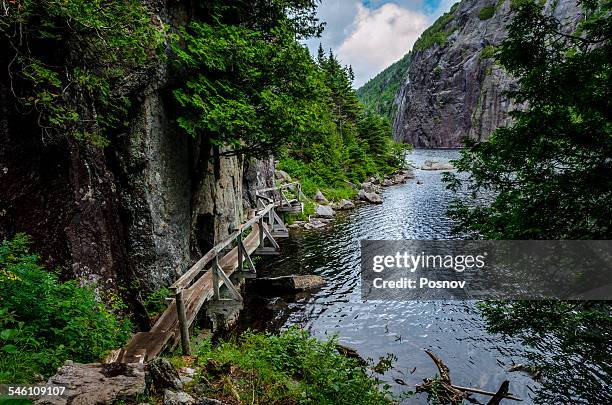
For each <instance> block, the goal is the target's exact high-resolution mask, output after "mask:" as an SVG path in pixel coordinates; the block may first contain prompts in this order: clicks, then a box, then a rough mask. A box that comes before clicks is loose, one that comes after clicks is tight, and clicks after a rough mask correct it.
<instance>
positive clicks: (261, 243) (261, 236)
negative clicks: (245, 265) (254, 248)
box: [259, 217, 264, 248]
mask: <svg viewBox="0 0 612 405" xmlns="http://www.w3.org/2000/svg"><path fill="white" fill-rule="evenodd" d="M259 247H260V248H262V247H264V222H263V217H261V218H259Z"/></svg>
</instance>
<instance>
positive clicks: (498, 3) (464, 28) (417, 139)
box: [393, 0, 580, 148]
mask: <svg viewBox="0 0 612 405" xmlns="http://www.w3.org/2000/svg"><path fill="white" fill-rule="evenodd" d="M512 3H513V2H512V1H511V0H463V1H462V2H460V3H458V4H456V5H455V6H453V8H452V9H451V11H450V14H452V16H451V15H448V16H447V18H446V19H445V20H446V24H443V26H442V28H441V29H442V30H443V35H444V36H445V37H446V40H445V41H442V44H440V43H434V44H433V45H432V46H430V47H429V48H427V49H422V50H418V51H415V52H413V55H412V62H411V65H410V67H409V70H408V76H407V80H406V81H405V82H404V83H403V84H402V86H401V88H400V90H399V92H398V94H397V97H396V100H395V102H396V104H397V106H398V112H397V115H396V117H395V121H394V125H393V127H394V137H395V139H396V140H398V141H405V142H408V143H411V144H413V145H415V146H416V147H428V148H438V147H457V146H460V145H461V139H462V138H463V137H466V136H467V137H470V138H472V139H477V140H483V139H486V138H487V137H488V136H489V134H490V133H491V132H492V131H493V130H495V129H496V128H498V127H500V126H502V125H505V124H508V123H509V121H510V119H509V117H508V111H510V110H512V109H516V108H517V107H518V106H516V105H514V104H513V102H512V101H511V100H508V99H507V98H506V97H505V96H504V95H503V92H504V91H506V90H510V89H512V88H514V87H515V85H516V84H515V80H514V79H512V78H511V77H510V76H509V75H508V74H507V73H506V72H505V70H504V69H503V68H502V67H500V66H499V65H497V64H496V63H495V61H494V59H493V58H492V53H493V52H494V50H495V47H496V46H498V45H499V44H500V43H501V42H502V41H503V40H504V39H505V38H506V37H507V32H506V28H507V26H508V24H509V23H510V21H511V19H512V14H513V11H512ZM545 10H546V12H548V13H552V14H553V15H554V16H555V17H556V18H557V19H559V20H560V21H561V22H562V23H563V25H564V26H565V28H566V29H567V30H573V29H574V28H575V26H576V23H577V21H578V20H579V18H580V6H579V5H578V2H577V1H576V0H563V1H558V0H547V1H546V5H545ZM442 18H444V17H442Z"/></svg>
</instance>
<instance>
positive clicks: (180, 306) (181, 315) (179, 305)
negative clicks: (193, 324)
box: [176, 289, 191, 356]
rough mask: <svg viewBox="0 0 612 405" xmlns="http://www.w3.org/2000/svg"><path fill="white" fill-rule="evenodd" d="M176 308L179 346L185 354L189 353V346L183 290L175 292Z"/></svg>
mask: <svg viewBox="0 0 612 405" xmlns="http://www.w3.org/2000/svg"><path fill="white" fill-rule="evenodd" d="M176 310H177V312H178V321H179V329H180V332H181V346H182V348H183V354H184V355H185V356H189V355H190V352H191V350H190V348H189V325H187V314H186V313H185V302H184V301H183V290H182V289H181V290H178V291H177V292H176Z"/></svg>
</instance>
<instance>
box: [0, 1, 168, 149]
mask: <svg viewBox="0 0 612 405" xmlns="http://www.w3.org/2000/svg"><path fill="white" fill-rule="evenodd" d="M3 4H4V8H3V14H4V15H3V17H2V19H1V20H0V34H1V35H2V37H3V38H4V41H6V42H7V43H8V46H7V55H8V54H10V56H9V57H8V59H7V60H6V65H5V66H4V69H8V71H9V78H10V79H9V80H10V82H11V88H12V90H13V91H14V94H15V95H16V97H17V98H18V100H19V102H20V103H21V104H22V105H23V107H25V108H24V110H25V112H26V113H27V114H31V115H32V116H33V118H34V119H35V120H36V122H37V123H38V125H39V126H40V127H41V129H42V131H43V133H44V134H45V135H46V136H47V137H54V136H58V135H71V136H74V137H77V138H80V139H86V140H88V141H89V142H91V143H93V144H95V145H99V146H104V145H106V144H107V143H108V140H107V135H108V131H109V130H110V129H112V128H116V127H118V126H120V125H121V124H122V123H123V119H124V117H125V113H126V111H127V108H128V106H129V103H128V100H127V98H125V97H124V96H123V95H121V94H118V93H117V91H116V90H117V89H118V88H119V87H120V86H121V85H123V84H124V81H125V78H126V75H128V74H129V73H134V72H136V71H141V72H144V71H145V70H146V69H147V68H148V66H149V64H150V63H151V62H152V61H154V60H156V55H158V54H159V50H160V46H161V44H162V42H163V31H164V28H163V27H162V26H161V24H160V23H154V22H153V20H152V16H151V13H150V12H149V10H148V9H147V8H146V7H144V6H143V5H142V4H141V2H139V1H137V0H110V1H102V0H93V1H87V2H83V1H81V0H49V1H45V2H39V1H32V0H24V1H9V2H4V3H3ZM101 10H103V12H102V11H101Z"/></svg>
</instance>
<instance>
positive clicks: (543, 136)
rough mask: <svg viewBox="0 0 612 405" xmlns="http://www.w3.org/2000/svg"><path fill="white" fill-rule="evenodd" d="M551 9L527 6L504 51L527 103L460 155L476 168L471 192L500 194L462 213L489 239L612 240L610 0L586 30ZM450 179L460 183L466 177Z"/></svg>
mask: <svg viewBox="0 0 612 405" xmlns="http://www.w3.org/2000/svg"><path fill="white" fill-rule="evenodd" d="M605 4H608V5H607V6H606V5H605ZM541 10H542V7H541V6H539V5H538V4H536V3H534V2H528V3H526V4H525V5H524V6H523V7H521V8H520V9H519V10H518V11H517V14H516V17H515V18H514V20H513V22H512V23H511V25H510V27H509V38H508V39H507V40H506V41H505V42H504V43H503V44H502V46H501V49H500V52H499V56H498V59H499V61H500V63H501V64H502V65H503V66H504V67H505V68H506V69H507V70H508V71H509V72H510V73H511V74H513V75H515V76H517V77H518V83H519V89H518V90H517V91H515V92H512V93H510V94H509V95H510V96H512V97H513V98H514V99H515V100H516V102H517V103H518V104H525V105H526V109H525V110H523V111H516V112H514V113H513V116H514V118H515V123H514V124H513V125H512V126H509V127H502V128H500V129H498V130H497V131H495V132H494V133H493V134H492V135H491V136H490V138H489V140H488V141H487V142H481V143H475V142H468V143H467V144H466V148H465V149H463V151H462V154H461V158H460V159H459V161H457V162H456V167H457V168H458V169H459V170H460V171H465V172H469V173H471V177H470V182H469V183H467V186H468V187H469V190H471V191H472V193H473V194H474V195H482V194H485V195H492V196H493V197H494V200H493V202H492V203H491V204H490V205H485V206H483V205H477V204H476V205H471V204H469V203H468V204H462V203H458V204H456V205H455V208H454V210H453V213H452V214H453V216H454V217H455V218H456V219H457V220H458V221H459V224H460V227H462V228H464V229H467V230H470V231H472V232H474V233H475V234H478V235H481V236H482V237H484V238H488V239H504V238H506V239H599V238H604V239H605V238H608V237H609V236H610V234H611V229H610V225H611V223H610V218H611V217H612V206H611V205H610V204H609V201H610V200H611V199H612V165H611V164H610V162H611V158H610V157H611V156H612V124H611V122H610V114H609V111H610V110H611V109H610V100H612V90H611V85H610V83H611V82H612V81H611V80H610V73H611V65H610V63H609V60H610V58H609V56H610V52H611V49H612V48H611V43H610V39H609V38H610V32H611V31H612V27H611V23H610V19H609V18H608V17H609V12H610V11H609V3H600V6H599V7H598V8H595V9H591V10H589V11H588V12H587V15H588V16H589V18H587V19H585V20H584V21H583V22H582V27H583V29H582V32H583V36H582V37H573V36H566V35H563V34H560V33H559V32H560V30H559V27H558V22H557V21H556V20H554V19H553V18H551V17H547V16H545V15H543V14H542V13H541ZM593 44H597V45H598V46H592V45H593ZM450 177H451V178H450V179H449V180H450V181H451V182H450V186H451V187H452V188H454V189H457V187H458V186H459V185H460V184H461V181H459V180H458V178H457V177H454V178H453V176H450Z"/></svg>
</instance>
